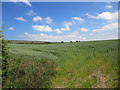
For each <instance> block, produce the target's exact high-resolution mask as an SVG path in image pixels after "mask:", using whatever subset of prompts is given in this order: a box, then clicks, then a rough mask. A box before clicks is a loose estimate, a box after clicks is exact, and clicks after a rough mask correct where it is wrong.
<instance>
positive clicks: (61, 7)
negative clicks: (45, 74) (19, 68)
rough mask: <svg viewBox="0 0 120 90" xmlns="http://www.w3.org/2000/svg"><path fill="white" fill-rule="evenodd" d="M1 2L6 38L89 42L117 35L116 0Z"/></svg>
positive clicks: (114, 37) (113, 37)
mask: <svg viewBox="0 0 120 90" xmlns="http://www.w3.org/2000/svg"><path fill="white" fill-rule="evenodd" d="M21 1H22V2H17V0H16V2H13V0H11V2H3V3H2V23H3V25H5V30H4V33H3V34H4V36H5V38H6V39H9V40H34V41H62V40H63V41H71V40H72V41H76V40H80V41H89V40H106V39H116V38H118V28H117V27H118V22H117V21H118V20H117V19H118V15H117V14H118V3H117V2H110V3H106V2H79V3H78V2H74V3H73V2H28V0H21Z"/></svg>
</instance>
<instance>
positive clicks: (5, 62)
mask: <svg viewBox="0 0 120 90" xmlns="http://www.w3.org/2000/svg"><path fill="white" fill-rule="evenodd" d="M3 28H4V27H3V26H2V27H1V30H0V39H1V47H2V48H1V49H2V50H1V53H2V54H1V55H2V85H4V83H5V81H6V79H7V77H8V60H9V59H10V56H9V51H8V46H7V41H5V40H4V38H3V35H2V32H3Z"/></svg>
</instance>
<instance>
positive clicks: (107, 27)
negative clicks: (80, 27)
mask: <svg viewBox="0 0 120 90" xmlns="http://www.w3.org/2000/svg"><path fill="white" fill-rule="evenodd" d="M116 29H118V23H117V22H115V23H110V24H107V25H105V26H103V27H102V28H100V29H94V30H93V31H92V32H99V31H108V30H116Z"/></svg>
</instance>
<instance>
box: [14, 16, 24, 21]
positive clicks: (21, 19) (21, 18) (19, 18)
mask: <svg viewBox="0 0 120 90" xmlns="http://www.w3.org/2000/svg"><path fill="white" fill-rule="evenodd" d="M16 19H17V20H19V21H26V20H25V19H24V18H23V17H17V18H16Z"/></svg>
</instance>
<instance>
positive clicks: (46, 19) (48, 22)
mask: <svg viewBox="0 0 120 90" xmlns="http://www.w3.org/2000/svg"><path fill="white" fill-rule="evenodd" d="M45 21H46V23H47V24H51V23H52V22H53V20H52V19H51V18H50V17H46V18H45Z"/></svg>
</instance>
